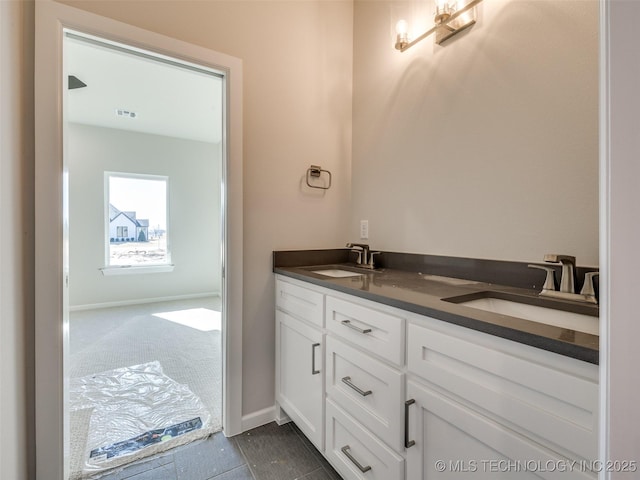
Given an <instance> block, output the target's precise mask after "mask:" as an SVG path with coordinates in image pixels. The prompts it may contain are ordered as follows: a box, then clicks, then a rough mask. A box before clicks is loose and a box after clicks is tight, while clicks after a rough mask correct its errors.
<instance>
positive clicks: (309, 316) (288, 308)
mask: <svg viewBox="0 0 640 480" xmlns="http://www.w3.org/2000/svg"><path fill="white" fill-rule="evenodd" d="M323 297H324V295H323V294H321V293H318V292H315V291H313V290H310V289H308V288H304V287H300V286H298V285H294V284H293V283H289V282H284V281H282V280H276V307H277V308H279V309H280V310H283V311H285V312H287V313H289V314H291V315H293V316H296V317H298V318H302V319H304V320H307V321H308V322H311V323H313V324H315V325H318V326H319V327H322V326H323V323H324V309H323V304H324V302H323V300H324V298H323Z"/></svg>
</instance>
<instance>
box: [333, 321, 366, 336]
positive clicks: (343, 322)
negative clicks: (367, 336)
mask: <svg viewBox="0 0 640 480" xmlns="http://www.w3.org/2000/svg"><path fill="white" fill-rule="evenodd" d="M340 323H342V324H343V325H344V326H345V327H349V328H351V329H352V330H355V331H356V332H360V333H371V329H370V328H360V327H356V326H355V325H354V324H353V323H351V320H342V322H340Z"/></svg>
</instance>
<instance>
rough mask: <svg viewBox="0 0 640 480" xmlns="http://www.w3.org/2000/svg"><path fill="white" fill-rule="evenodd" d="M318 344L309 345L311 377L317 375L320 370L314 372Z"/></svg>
mask: <svg viewBox="0 0 640 480" xmlns="http://www.w3.org/2000/svg"><path fill="white" fill-rule="evenodd" d="M319 346H320V344H319V343H314V344H313V345H311V375H317V374H318V373H320V370H316V347H319Z"/></svg>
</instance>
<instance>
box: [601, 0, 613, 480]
mask: <svg viewBox="0 0 640 480" xmlns="http://www.w3.org/2000/svg"><path fill="white" fill-rule="evenodd" d="M599 30H600V40H599V43H600V45H599V48H600V52H599V55H600V80H599V81H600V109H599V110H600V115H599V130H600V134H599V137H600V138H599V142H600V152H599V156H600V169H599V173H600V179H599V182H600V235H599V242H600V251H599V255H600V278H599V281H600V298H599V302H600V399H599V400H600V409H599V425H598V459H599V460H601V461H607V460H609V459H610V452H609V422H610V412H609V405H610V401H609V385H610V384H609V378H610V377H609V364H610V363H609V351H610V350H609V318H610V302H609V298H610V292H611V281H610V277H609V268H610V265H611V262H610V259H611V257H610V252H611V246H610V239H609V233H610V210H609V207H610V188H609V167H610V151H609V145H610V114H609V112H610V98H609V86H610V71H609V60H610V57H609V44H610V37H609V1H608V0H600V25H599ZM610 475H611V474H610V473H609V472H607V469H602V470H601V471H600V472H599V473H598V479H599V480H606V479H608V478H610Z"/></svg>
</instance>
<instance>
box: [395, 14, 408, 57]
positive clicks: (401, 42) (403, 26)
mask: <svg viewBox="0 0 640 480" xmlns="http://www.w3.org/2000/svg"><path fill="white" fill-rule="evenodd" d="M408 30H409V24H408V23H407V22H406V20H400V21H399V22H398V23H396V34H397V35H396V45H395V47H396V50H402V49H403V48H404V47H405V46H406V45H407V43H409V35H408V33H407V31H408Z"/></svg>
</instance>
